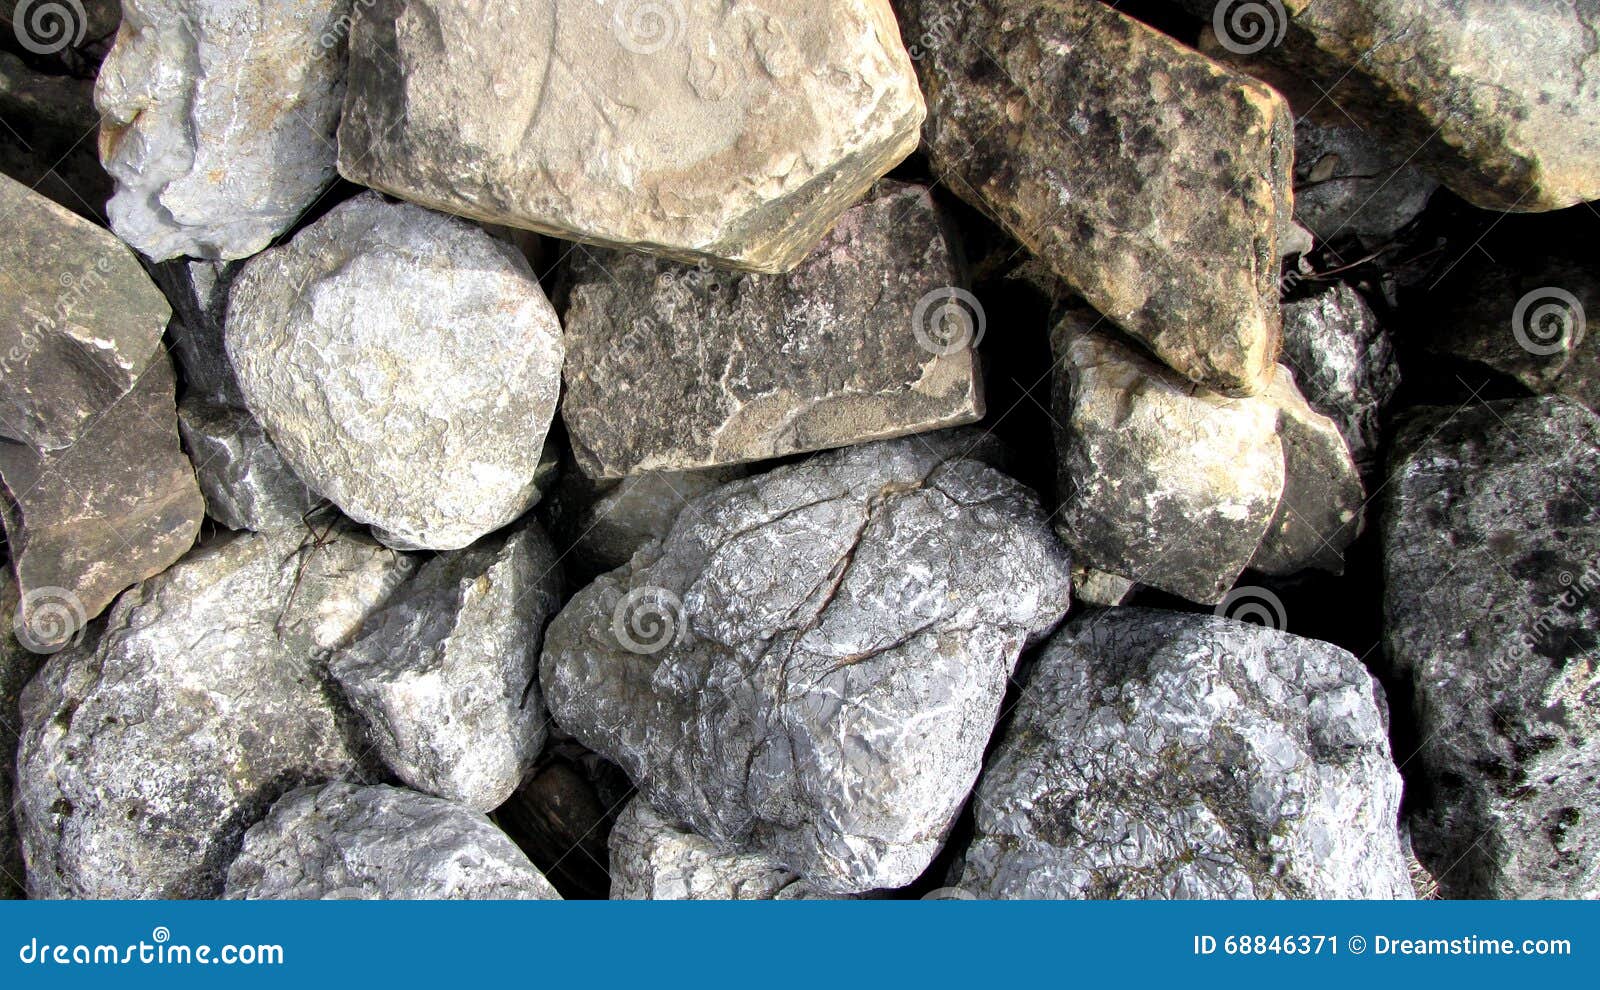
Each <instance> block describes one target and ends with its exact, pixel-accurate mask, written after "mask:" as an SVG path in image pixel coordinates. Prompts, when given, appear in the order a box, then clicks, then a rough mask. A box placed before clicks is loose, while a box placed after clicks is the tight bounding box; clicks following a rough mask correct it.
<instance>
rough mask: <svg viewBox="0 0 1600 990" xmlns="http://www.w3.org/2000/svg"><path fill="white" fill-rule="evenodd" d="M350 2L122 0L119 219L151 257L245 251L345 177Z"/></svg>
mask: <svg viewBox="0 0 1600 990" xmlns="http://www.w3.org/2000/svg"><path fill="white" fill-rule="evenodd" d="M350 3H351V0H123V4H122V15H123V16H122V29H121V30H120V31H119V32H118V34H117V43H116V45H115V47H113V48H112V50H111V54H110V55H108V56H107V57H106V60H105V63H104V65H102V66H101V69H100V76H99V79H98V81H97V82H96V85H95V105H96V106H97V107H98V108H99V109H100V112H101V114H102V115H103V118H104V119H103V121H102V123H101V128H100V160H101V161H102V162H103V163H104V164H105V168H106V171H107V172H110V173H111V176H112V178H114V179H116V182H117V192H116V195H115V196H113V197H112V199H111V202H110V204H109V205H108V209H109V211H110V215H111V229H112V230H115V231H116V232H117V236H119V237H121V238H122V239H123V240H125V241H127V242H128V243H129V244H131V245H133V246H134V247H135V248H137V249H138V250H139V251H140V252H141V253H143V254H144V255H145V256H147V257H149V258H150V259H151V260H153V261H163V260H166V259H168V258H175V257H178V256H179V255H190V256H192V257H196V258H210V259H223V260H228V259H234V258H247V257H249V256H250V255H252V254H255V253H256V252H258V251H260V250H261V249H262V248H264V247H266V246H267V245H268V244H269V243H270V242H271V241H272V239H273V238H274V237H277V236H278V235H279V234H281V233H283V232H284V231H286V230H288V229H289V228H290V227H291V226H293V225H294V223H295V221H296V220H298V219H299V218H300V216H301V214H303V213H304V212H305V211H306V210H307V209H308V208H309V207H310V206H311V205H312V204H313V203H314V202H315V201H316V200H317V198H318V197H319V196H321V195H322V193H323V191H324V190H325V189H327V187H328V185H329V184H330V183H331V182H332V181H333V180H334V178H335V177H336V170H335V158H336V156H337V149H336V147H335V145H334V130H335V128H336V126H337V124H338V121H339V108H340V105H341V103H342V101H343V99H344V67H345V59H344V44H345V38H344V36H345V32H346V29H347V26H348V18H349V15H350Z"/></svg>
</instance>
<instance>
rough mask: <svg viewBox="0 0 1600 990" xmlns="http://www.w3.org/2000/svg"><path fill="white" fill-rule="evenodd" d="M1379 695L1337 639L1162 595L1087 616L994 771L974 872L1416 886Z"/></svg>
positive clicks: (994, 879) (1088, 880)
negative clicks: (1169, 605)
mask: <svg viewBox="0 0 1600 990" xmlns="http://www.w3.org/2000/svg"><path fill="white" fill-rule="evenodd" d="M1384 708H1385V702H1384V699H1383V695H1382V689H1381V688H1380V687H1379V686H1378V684H1377V682H1376V681H1374V680H1373V679H1372V676H1371V675H1370V674H1368V673H1367V671H1366V669H1365V668H1363V667H1362V666H1361V664H1360V662H1359V661H1357V660H1356V658H1355V657H1354V656H1351V655H1350V654H1348V653H1346V652H1344V651H1343V650H1341V649H1339V648H1338V647H1336V646H1333V645H1331V644H1328V643H1320V642H1317V641H1316V640H1310V639H1302V638H1300V637H1298V636H1292V635H1289V634H1288V633H1283V632H1278V631H1276V630H1272V629H1266V628H1264V627H1261V626H1257V625H1250V624H1245V623H1239V622H1233V621H1231V620H1229V619H1223V618H1219V617H1217V616H1211V615H1186V614H1180V613H1175V612H1160V611H1153V610H1149V609H1131V608H1129V609H1114V610H1112V611H1109V612H1103V613H1097V614H1094V615H1090V616H1087V617H1085V618H1082V619H1078V620H1075V621H1074V622H1071V623H1069V624H1068V625H1067V626H1066V627H1065V628H1063V629H1062V631H1061V632H1060V633H1058V634H1057V635H1056V637H1055V638H1054V639H1053V640H1051V642H1050V645H1049V646H1048V647H1047V648H1046V649H1045V651H1044V653H1043V654H1042V655H1041V656H1040V657H1039V659H1038V661H1037V663H1036V665H1035V667H1034V668H1033V672H1032V674H1031V676H1030V678H1029V683H1028V686H1027V689H1026V690H1025V691H1024V692H1023V694H1022V696H1021V701H1020V702H1019V703H1018V706H1017V712H1016V720H1015V721H1014V722H1013V723H1012V725H1011V727H1010V729H1009V730H1008V732H1007V733H1006V736H1005V739H1004V741H1003V742H1002V743H1001V745H1000V747H999V749H998V750H997V751H996V752H995V754H994V756H993V758H992V759H991V760H990V762H989V766H988V768H987V769H986V770H985V771H984V775H983V780H982V781H981V782H980V784H979V786H978V792H977V795H976V797H975V799H974V807H975V808H976V811H977V835H976V837H975V838H974V840H973V842H972V845H971V847H970V848H969V849H968V850H967V855H966V867H965V869H964V871H963V874H962V883H961V885H962V887H963V888H964V889H966V890H968V891H970V892H972V893H975V894H977V895H979V896H983V897H1008V898H1011V897H1027V898H1118V899H1121V898H1258V899H1260V898H1378V899H1390V898H1393V899H1410V898H1411V896H1412V890H1411V882H1410V877H1409V874H1408V871H1407V861H1406V857H1405V855H1404V854H1403V852H1402V850H1401V843H1400V832H1399V825H1398V817H1399V813H1400V774H1399V772H1398V771H1397V770H1396V769H1395V765H1394V761H1393V760H1392V759H1391V758H1390V755H1389V739H1388V733H1387V725H1386V716H1385V714H1384Z"/></svg>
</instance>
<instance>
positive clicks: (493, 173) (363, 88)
mask: <svg viewBox="0 0 1600 990" xmlns="http://www.w3.org/2000/svg"><path fill="white" fill-rule="evenodd" d="M355 14H356V24H355V29H354V32H353V34H352V36H351V41H350V88H349V98H348V100H347V101H346V104H345V109H344V119H343V122H342V123H341V125H340V128H339V169H340V171H341V172H342V173H343V174H344V175H345V177H346V178H349V179H351V180H352V181H355V182H359V183H362V184H363V185H368V186H372V187H374V188H377V189H382V190H384V191H385V192H390V193H393V194H394V195H397V196H402V197H404V198H406V199H409V200H412V201H414V202H418V203H422V204H424V205H427V206H432V207H435V208H436V209H441V210H448V211H450V212H452V213H457V214H461V215H465V216H471V217H474V218H476V219H479V220H486V221H489V222H491V223H496V224H504V225H509V226H513V227H522V228H527V229H531V230H537V231H541V232H543V233H547V234H553V235H555V236H557V237H563V238H567V239H569V240H579V241H586V242H590V243H595V244H606V245H611V246H615V247H626V248H630V249H634V250H641V251H649V252H652V253H655V254H661V255H666V256H668V257H673V258H678V259H680V260H684V261H688V262H690V263H694V262H696V261H699V260H701V259H705V260H707V261H711V262H721V263H725V264H730V265H734V266H736V267H739V268H747V269H750V270H754V271H767V272H776V271H783V270H786V269H788V268H791V267H793V266H794V265H795V264H797V263H798V262H799V261H800V260H801V259H802V258H803V257H805V255H806V254H807V252H809V251H810V250H811V248H812V247H813V246H814V245H815V244H816V242H817V241H818V239H819V238H821V236H822V235H823V233H824V232H826V231H827V229H828V227H829V226H831V225H832V224H833V222H834V221H835V220H836V219H838V217H839V214H840V213H842V212H843V211H844V210H845V209H846V208H847V207H848V206H849V205H850V204H851V203H853V202H854V201H855V200H857V199H859V198H860V197H861V195H862V194H863V193H864V192H865V191H866V190H867V187H868V186H870V185H871V184H872V182H873V180H875V179H877V178H878V177H879V176H881V175H883V174H884V173H885V172H887V171H888V170H889V169H891V168H893V167H894V166H895V165H896V164H898V163H899V162H900V160H901V159H903V158H905V157H906V155H908V154H910V153H911V152H912V151H913V150H914V149H915V148H916V146H917V136H918V128H919V127H920V126H921V124H922V118H923V105H922V98H921V95H920V94H919V93H918V92H917V85H916V78H915V76H914V75H913V73H912V69H911V63H910V60H909V59H907V58H906V53H905V49H904V48H902V47H901V45H900V37H899V31H898V29H897V27H896V25H895V21H894V16H893V14H892V13H891V12H890V10H889V5H888V2H887V0H833V2H830V3H826V4H817V3H810V2H805V0H748V2H741V3H739V4H736V5H733V6H731V7H730V6H729V5H727V4H725V3H723V2H721V0H673V2H671V3H639V2H637V0H628V2H621V0H619V2H618V3H613V4H610V5H606V4H596V3H572V2H559V0H506V2H502V3H498V4H494V5H490V6H484V5H477V6H471V7H465V6H462V5H461V4H457V3H447V2H442V0H370V2H365V3H360V4H357V5H356V8H355Z"/></svg>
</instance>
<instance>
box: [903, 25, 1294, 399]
mask: <svg viewBox="0 0 1600 990" xmlns="http://www.w3.org/2000/svg"><path fill="white" fill-rule="evenodd" d="M898 6H899V7H900V9H901V10H902V19H903V20H904V21H905V23H906V36H907V39H908V41H910V42H911V43H912V45H911V48H912V52H913V54H915V55H917V56H918V58H919V61H918V63H917V64H918V70H919V72H920V73H921V76H922V85H923V88H924V90H925V91H926V93H927V98H928V107H929V117H928V126H927V135H926V138H927V144H928V148H929V153H930V155H931V157H932V161H933V166H934V169H935V171H936V172H937V173H938V174H939V176H940V177H941V178H942V179H943V180H944V182H945V183H946V184H947V185H948V186H949V187H950V188H951V189H952V190H954V191H955V192H956V193H957V194H958V195H960V196H962V197H963V198H965V199H967V200H969V201H971V202H972V203H973V204H974V205H975V206H978V207H979V208H980V209H982V210H985V211H986V212H988V213H989V214H990V215H992V216H993V217H994V218H995V219H996V220H998V221H999V222H1000V223H1001V224H1002V225H1003V226H1005V227H1006V229H1007V230H1009V231H1010V232H1011V234H1012V235H1013V236H1015V237H1016V238H1017V239H1018V240H1019V241H1021V242H1022V243H1023V244H1024V245H1026V246H1027V247H1028V249H1029V250H1031V251H1033V252H1034V253H1035V254H1036V255H1038V256H1039V257H1040V258H1042V259H1044V260H1045V261H1046V262H1048V263H1049V264H1050V266H1051V268H1053V269H1054V270H1055V271H1056V273H1057V274H1059V275H1060V276H1061V277H1062V278H1063V279H1065V280H1066V281H1067V282H1068V283H1069V284H1070V285H1071V286H1072V287H1073V288H1074V289H1075V290H1077V291H1078V292H1079V293H1081V294H1082V295H1083V297H1084V298H1085V299H1087V300H1088V301H1089V302H1090V304H1091V305H1093V306H1094V307H1095V308H1096V309H1097V310H1099V311H1100V312H1102V313H1104V314H1105V315H1106V316H1108V317H1109V318H1110V319H1111V320H1113V321H1114V322H1116V323H1117V324H1118V325H1120V326H1121V327H1122V328H1123V329H1125V330H1127V331H1128V332H1129V333H1131V334H1133V335H1134V336H1136V337H1138V338H1140V339H1141V340H1143V341H1145V342H1146V343H1147V344H1148V345H1149V346H1150V348H1151V350H1152V351H1154V352H1155V354H1156V355H1157V356H1158V357H1159V358H1161V360H1162V361H1164V362H1166V363H1167V364H1169V365H1171V366H1172V367H1173V368H1175V369H1177V370H1178V371H1179V372H1180V373H1181V374H1183V375H1184V376H1186V377H1189V378H1190V379H1191V380H1193V381H1196V382H1199V383H1201V384H1203V385H1206V386H1207V387H1209V388H1212V389H1215V390H1217V391H1221V392H1226V393H1232V394H1237V393H1256V392H1260V391H1262V390H1263V389H1265V388H1266V387H1267V385H1268V383H1269V381H1270V379H1271V376H1272V366H1273V363H1274V361H1275V360H1276V359H1277V351H1278V322H1279V313H1278V300H1277V278H1278V270H1279V258H1280V252H1279V249H1278V235H1279V229H1280V225H1285V224H1287V222H1288V219H1289V216H1290V213H1291V199H1292V194H1291V189H1290V168H1291V163H1292V160H1293V157H1294V150H1293V139H1294V136H1293V127H1292V124H1291V118H1290V114H1289V108H1288V105H1287V104H1286V103H1284V101H1283V99H1282V98H1281V97H1279V96H1278V95H1277V94H1276V93H1274V92H1273V91H1272V90H1271V89H1269V88H1268V87H1266V86H1264V85H1262V84H1260V83H1258V82H1256V81H1255V80H1253V79H1250V78H1249V77H1247V76H1243V75H1240V74H1238V73H1235V72H1232V71H1230V70H1228V69H1225V68H1223V67H1222V66H1220V65H1218V64H1217V63H1215V62H1213V61H1212V60H1210V59H1208V58H1205V57H1204V56H1202V55H1199V54H1197V53H1196V52H1194V51H1192V50H1191V49H1188V48H1186V47H1184V46H1183V45H1180V44H1178V43H1177V42H1175V41H1173V40H1172V39H1170V38H1168V37H1166V36H1165V35H1163V34H1160V33H1159V32H1157V31H1155V30H1153V29H1151V28H1148V27H1146V26H1144V25H1142V24H1140V23H1139V22H1137V21H1134V20H1133V19H1131V18H1129V17H1126V16H1124V15H1122V14H1119V13H1117V12H1115V11H1113V10H1111V9H1110V8H1108V7H1107V6H1105V5H1104V4H1101V3H1099V2H1096V0H1057V2H1052V3H1047V4H1040V3H1032V2H1024V0H978V2H973V0H900V2H899V4H898ZM996 60H998V64H996ZM1152 99H1155V100H1157V101H1159V102H1160V104H1161V113H1160V114H1154V115H1153V114H1152V113H1151V112H1150V107H1151V101H1152Z"/></svg>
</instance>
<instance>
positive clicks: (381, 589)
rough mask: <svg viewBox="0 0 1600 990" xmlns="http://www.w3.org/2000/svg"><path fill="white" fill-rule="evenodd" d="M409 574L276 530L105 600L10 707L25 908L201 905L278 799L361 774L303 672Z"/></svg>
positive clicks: (341, 541)
mask: <svg viewBox="0 0 1600 990" xmlns="http://www.w3.org/2000/svg"><path fill="white" fill-rule="evenodd" d="M316 535H318V536H321V535H323V534H321V533H319V534H316ZM411 569H412V565H411V561H410V560H408V559H405V558H403V557H401V556H399V555H397V554H395V553H394V552H393V551H390V550H386V549H384V548H382V547H380V546H378V545H377V544H376V543H374V542H372V541H371V540H368V539H366V538H365V537H359V536H354V535H351V534H349V533H347V532H342V531H333V532H329V533H328V534H326V536H325V538H324V539H322V540H320V541H319V540H318V539H316V538H315V537H314V536H313V535H312V534H310V533H309V532H307V531H304V530H286V531H282V532H279V533H277V534H272V535H256V534H246V535H240V536H232V537H226V538H224V539H222V540H220V541H218V542H215V543H213V544H210V545H208V546H206V547H204V548H202V549H201V550H199V551H197V552H196V553H194V554H192V555H191V556H190V557H188V558H187V559H186V560H184V561H183V562H182V563H180V564H179V565H177V566H176V567H174V568H172V569H171V570H169V571H167V572H166V573H164V574H161V575H160V576H158V577H154V578H151V579H150V580H148V581H146V582H144V583H143V584H141V585H139V586H138V587H136V588H134V589H132V590H131V591H129V592H128V593H127V594H125V595H123V596H122V597H121V598H120V599H119V600H118V601H117V604H116V606H115V607H114V608H113V609H112V610H111V612H110V614H109V617H108V619H107V620H106V628H105V632H104V634H103V635H102V636H101V637H100V639H99V641H98V644H96V645H90V644H87V643H85V644H83V645H81V646H77V647H74V648H72V649H70V650H67V651H64V652H62V653H58V654H56V655H55V656H53V657H51V658H50V660H49V661H48V662H46V664H45V666H44V669H43V670H42V671H41V672H40V673H39V676H37V677H36V678H34V680H33V681H32V682H31V683H30V684H29V685H28V687H27V689H26V690H25V691H24V692H23V695H22V715H23V731H22V747H21V753H20V756H19V758H18V771H19V773H18V777H19V781H20V784H19V791H20V794H21V811H22V840H23V849H24V851H25V853H26V855H27V863H28V889H29V893H30V894H31V895H33V896H35V897H51V898H57V897H71V898H170V897H182V898H195V897H215V896H216V895H217V894H219V893H220V892H221V891H222V884H223V877H224V873H225V871H226V870H227V867H228V864H229V863H230V862H231V861H232V860H233V858H234V855H235V854H236V853H237V851H238V848H239V841H240V839H241V838H242V836H243V835H244V832H245V829H246V828H248V827H249V826H250V825H251V824H252V823H254V822H256V821H259V820H260V818H261V816H262V815H264V814H265V813H266V811H267V809H268V807H270V806H271V804H272V802H273V801H274V800H275V799H276V798H277V797H278V796H279V795H280V794H283V793H284V792H285V791H288V790H290V789H292V788H294V787H296V786H299V785H302V784H306V783H313V782H319V781H325V780H328V779H331V778H336V777H343V776H349V775H358V774H360V773H361V772H362V760H361V754H362V753H363V752H364V751H365V749H366V747H365V746H364V744H363V743H362V742H361V741H360V739H359V737H358V735H357V734H356V733H355V731H354V729H355V727H354V725H353V719H352V718H351V717H350V716H349V715H348V713H346V712H345V711H344V710H343V707H342V704H341V703H339V702H338V701H337V700H336V695H335V693H334V691H333V689H332V687H331V685H330V684H328V683H327V680H326V674H325V672H324V671H322V670H321V669H319V660H318V659H317V658H318V657H320V656H321V655H323V654H324V653H326V652H327V651H329V650H332V649H334V648H336V647H339V646H341V645H343V644H344V643H345V642H346V641H348V640H349V638H350V637H352V636H353V635H355V633H356V631H357V629H359V628H360V626H361V623H362V621H363V620H364V619H365V618H366V617H367V616H368V615H369V614H370V613H371V612H372V611H373V609H374V608H376V607H377V606H378V605H379V604H380V603H382V602H383V600H384V599H385V598H387V597H388V595H389V594H390V593H391V592H392V591H393V590H394V588H395V587H396V586H397V585H398V584H399V583H400V582H401V581H402V580H403V579H404V578H405V576H406V575H407V574H409V573H410V571H411Z"/></svg>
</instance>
